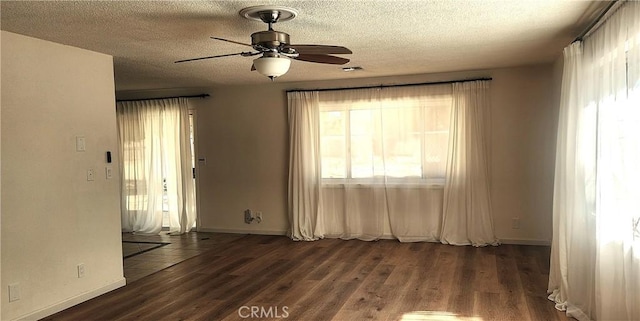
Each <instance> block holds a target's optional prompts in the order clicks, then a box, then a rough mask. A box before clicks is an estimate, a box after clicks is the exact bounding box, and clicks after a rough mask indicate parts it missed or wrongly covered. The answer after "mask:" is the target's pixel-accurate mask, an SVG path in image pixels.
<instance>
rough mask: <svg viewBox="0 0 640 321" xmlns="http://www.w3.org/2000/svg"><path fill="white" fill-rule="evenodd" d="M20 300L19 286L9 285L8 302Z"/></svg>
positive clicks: (15, 284)
mask: <svg viewBox="0 0 640 321" xmlns="http://www.w3.org/2000/svg"><path fill="white" fill-rule="evenodd" d="M18 300H20V284H18V283H14V284H9V302H13V301H18Z"/></svg>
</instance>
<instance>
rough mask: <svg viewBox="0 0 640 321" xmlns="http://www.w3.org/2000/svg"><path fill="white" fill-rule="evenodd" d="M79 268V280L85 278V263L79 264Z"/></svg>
mask: <svg viewBox="0 0 640 321" xmlns="http://www.w3.org/2000/svg"><path fill="white" fill-rule="evenodd" d="M77 268H78V278H83V277H84V263H80V264H78V266H77Z"/></svg>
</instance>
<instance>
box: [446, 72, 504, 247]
mask: <svg viewBox="0 0 640 321" xmlns="http://www.w3.org/2000/svg"><path fill="white" fill-rule="evenodd" d="M488 95H489V82H487V81H474V82H464V83H454V84H453V108H452V115H451V128H450V133H451V134H450V138H449V157H448V161H447V176H446V177H447V179H446V183H445V190H444V214H443V217H444V218H443V224H442V225H443V226H442V236H441V237H442V243H448V244H455V245H468V244H471V245H474V246H481V245H487V244H492V245H497V244H498V241H497V239H496V238H495V234H494V231H493V219H492V217H491V203H490V199H491V197H490V194H489V162H488V159H487V152H488V147H487V146H488V141H489V135H488V132H487V131H488V127H489V126H488V121H489V119H490V118H489V112H490V108H489V107H490V106H489V97H488Z"/></svg>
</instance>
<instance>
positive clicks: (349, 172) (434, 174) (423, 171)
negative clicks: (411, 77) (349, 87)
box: [320, 92, 452, 184]
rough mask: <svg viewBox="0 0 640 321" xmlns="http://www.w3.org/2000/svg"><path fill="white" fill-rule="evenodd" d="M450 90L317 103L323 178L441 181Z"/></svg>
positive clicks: (450, 100) (447, 134)
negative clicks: (428, 93)
mask: <svg viewBox="0 0 640 321" xmlns="http://www.w3.org/2000/svg"><path fill="white" fill-rule="evenodd" d="M451 104H452V98H451V94H450V93H442V92H439V93H434V94H431V95H426V96H405V97H393V98H380V99H366V100H365V99H363V100H342V101H335V100H333V101H331V100H323V99H321V102H320V150H321V167H322V178H323V179H324V180H325V182H330V181H331V180H332V179H348V180H351V181H353V182H354V183H359V182H363V181H367V180H372V179H375V178H382V177H385V178H387V179H391V180H393V179H394V178H403V179H406V178H412V179H415V181H416V182H421V183H435V184H443V183H444V177H445V171H446V162H447V151H448V141H449V122H450V113H451Z"/></svg>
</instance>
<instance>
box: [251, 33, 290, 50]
mask: <svg viewBox="0 0 640 321" xmlns="http://www.w3.org/2000/svg"><path fill="white" fill-rule="evenodd" d="M287 44H289V35H288V34H286V33H284V32H280V31H275V30H270V31H259V32H256V33H253V34H252V35H251V45H252V46H254V48H255V47H256V46H258V47H262V48H268V49H276V48H278V47H280V46H282V45H287ZM256 49H257V50H260V49H259V48H256Z"/></svg>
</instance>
